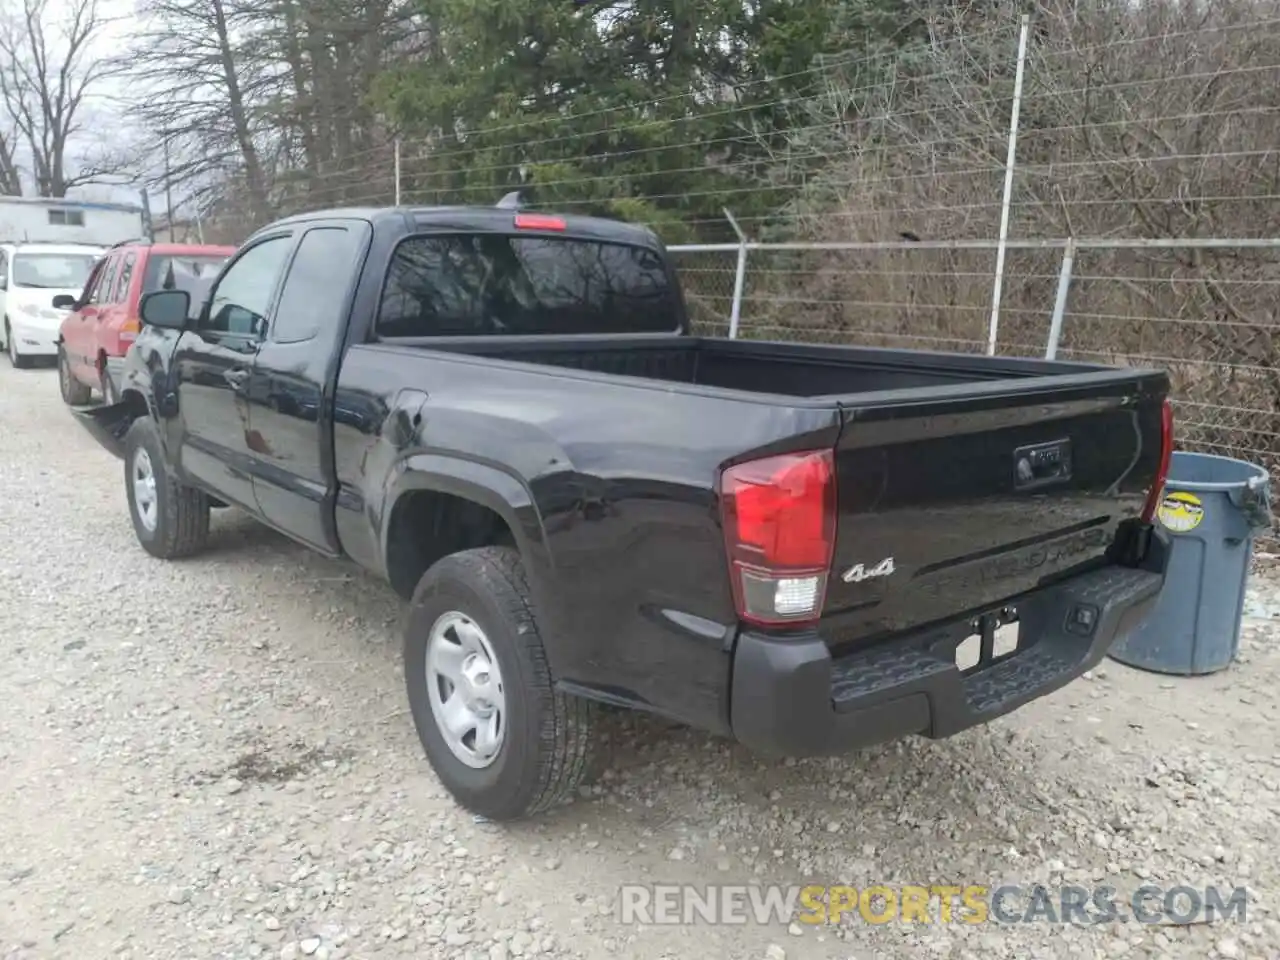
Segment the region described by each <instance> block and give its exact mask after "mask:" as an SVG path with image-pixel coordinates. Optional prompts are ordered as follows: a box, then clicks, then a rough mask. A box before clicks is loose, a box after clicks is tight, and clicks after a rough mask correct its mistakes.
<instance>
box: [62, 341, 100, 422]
mask: <svg viewBox="0 0 1280 960" xmlns="http://www.w3.org/2000/svg"><path fill="white" fill-rule="evenodd" d="M58 389H59V390H61V392H62V402H63V403H65V404H66V405H67V406H69V407H82V406H84V405H85V404H86V403H88V402H89V398H90V396H91V395H92V391H91V390H90V389H89V388H88V387H86V386H85V385H84V384H83V383H81V382H80V381H79V380H77V379H76V377H75V374H73V373H72V372H71V361H69V360H68V359H67V351H66V349H65V348H64V347H63V346H62V344H58Z"/></svg>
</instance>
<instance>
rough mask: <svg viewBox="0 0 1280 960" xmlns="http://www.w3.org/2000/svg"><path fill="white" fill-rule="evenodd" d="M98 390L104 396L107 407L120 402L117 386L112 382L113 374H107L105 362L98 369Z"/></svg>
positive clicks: (103, 399) (103, 400)
mask: <svg viewBox="0 0 1280 960" xmlns="http://www.w3.org/2000/svg"><path fill="white" fill-rule="evenodd" d="M98 390H99V392H100V393H101V394H102V402H103V403H104V404H105V405H107V406H110V405H111V404H113V403H119V402H120V394H119V393H118V392H117V391H116V387H115V384H114V383H112V382H111V374H110V373H108V372H107V363H106V361H105V360H104V361H103V362H102V364H101V366H100V367H99V369H98Z"/></svg>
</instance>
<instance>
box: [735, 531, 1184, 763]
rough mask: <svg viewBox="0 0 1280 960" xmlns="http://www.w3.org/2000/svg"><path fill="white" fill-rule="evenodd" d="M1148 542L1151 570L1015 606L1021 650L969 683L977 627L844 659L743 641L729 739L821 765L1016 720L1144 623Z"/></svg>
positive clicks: (1106, 577)
mask: <svg viewBox="0 0 1280 960" xmlns="http://www.w3.org/2000/svg"><path fill="white" fill-rule="evenodd" d="M1152 542H1153V550H1152V554H1153V555H1157V554H1158V558H1156V557H1153V559H1152V560H1150V561H1149V562H1148V564H1147V566H1148V567H1149V568H1150V569H1134V568H1130V567H1119V566H1112V567H1106V568H1104V569H1101V570H1096V571H1092V572H1089V573H1086V574H1083V575H1081V576H1078V577H1075V578H1073V579H1071V580H1067V581H1064V582H1062V583H1058V584H1054V585H1052V586H1049V587H1045V588H1042V589H1039V590H1036V591H1034V592H1032V593H1028V594H1025V595H1023V596H1021V597H1015V598H1013V599H1011V600H1009V601H1008V602H1007V603H1006V604H1005V606H1009V607H1014V608H1015V609H1016V610H1017V613H1018V620H1019V624H1020V625H1019V637H1018V648H1017V650H1016V652H1014V653H1012V654H1010V655H1009V656H1008V657H1006V658H1003V659H1000V660H997V661H995V662H994V663H991V664H990V665H987V666H985V667H980V668H978V669H977V670H975V671H969V672H967V673H964V674H962V673H961V671H960V670H959V669H958V668H957V666H956V657H955V651H956V647H957V646H958V645H959V644H960V643H961V642H962V641H963V640H965V639H966V638H967V637H969V636H971V635H972V634H973V632H974V631H973V627H972V622H973V618H972V617H963V618H960V619H958V620H956V621H953V622H950V623H945V624H940V625H935V626H933V627H930V628H928V629H926V630H922V631H920V632H918V633H913V634H908V635H904V636H901V637H896V638H894V639H892V640H889V641H886V642H885V643H883V644H879V645H877V646H875V647H873V648H871V649H869V650H865V651H859V652H857V653H853V654H850V655H848V656H842V657H840V658H838V659H833V658H832V656H831V653H830V651H829V650H828V649H827V646H826V644H825V643H823V642H822V640H821V639H819V638H818V637H817V635H816V634H813V635H810V636H809V638H807V639H803V638H802V639H797V640H782V639H778V638H771V637H766V636H763V635H760V634H755V633H750V632H745V631H744V632H743V633H742V634H741V635H740V636H739V639H738V643H737V647H736V650H735V653H734V662H733V683H732V697H731V705H730V711H731V712H730V722H731V725H732V728H733V732H734V735H735V737H736V738H737V739H738V740H740V741H741V742H742V743H743V744H745V745H746V746H748V747H751V748H752V749H754V750H758V751H760V752H764V753H778V754H784V755H789V756H821V755H832V754H838V753H843V752H846V751H849V750H854V749H858V748H860V747H865V746H870V745H871V744H875V743H883V742H885V741H889V740H896V739H898V738H900V737H904V736H907V735H910V734H919V735H921V736H924V737H928V738H930V739H941V738H943V737H949V736H952V735H953V734H956V733H959V732H960V731H962V730H966V729H968V728H969V727H973V726H976V725H978V724H982V723H986V722H988V721H990V720H993V719H995V718H996V717H999V716H1003V715H1004V714H1007V713H1009V712H1011V711H1013V710H1016V709H1017V708H1018V707H1020V706H1022V705H1024V704H1026V703H1028V702H1030V701H1032V700H1035V699H1037V698H1038V697H1042V696H1044V695H1045V694H1048V693H1051V692H1053V691H1054V690H1057V689H1059V688H1061V687H1063V686H1065V685H1066V684H1068V683H1069V682H1071V681H1072V680H1074V679H1075V678H1076V677H1078V676H1079V675H1080V674H1082V673H1084V672H1085V671H1086V670H1089V669H1090V668H1092V667H1093V666H1095V665H1096V664H1097V663H1098V662H1099V661H1100V660H1102V658H1103V657H1105V656H1106V654H1107V651H1108V650H1110V648H1111V646H1112V644H1113V643H1115V641H1116V640H1117V639H1118V638H1120V637H1122V636H1124V635H1125V634H1126V633H1128V632H1129V631H1130V630H1132V629H1133V628H1134V627H1135V626H1137V625H1138V624H1139V623H1141V622H1142V620H1143V619H1144V618H1145V617H1146V616H1147V614H1148V613H1149V612H1150V610H1151V608H1152V606H1153V605H1154V604H1155V601H1156V598H1157V596H1158V595H1159V593H1160V589H1161V587H1162V586H1163V584H1164V547H1163V544H1157V542H1156V541H1155V539H1154V538H1153V541H1152ZM1079 611H1086V613H1085V614H1083V615H1081V614H1079V613H1078V612H1079Z"/></svg>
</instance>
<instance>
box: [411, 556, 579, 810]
mask: <svg viewBox="0 0 1280 960" xmlns="http://www.w3.org/2000/svg"><path fill="white" fill-rule="evenodd" d="M404 655H405V684H406V687H407V690H408V695H409V707H410V710H411V712H412V714H413V722H414V725H415V726H416V727H417V730H418V737H419V739H420V740H421V741H422V746H423V749H424V750H425V751H426V754H427V759H428V760H429V761H430V763H431V766H432V768H434V770H435V772H436V775H437V776H438V777H439V778H440V781H441V782H442V783H443V784H444V786H445V788H446V789H447V790H448V791H449V792H450V793H451V794H452V795H453V797H454V799H455V800H457V801H458V802H459V803H460V804H461V805H462V806H464V807H466V808H467V809H468V810H471V811H472V812H474V813H478V814H481V815H482V816H485V817H488V818H489V819H491V820H515V819H519V818H522V817H526V816H530V815H532V814H536V813H540V812H542V811H544V810H546V809H548V808H550V807H552V806H554V805H556V804H558V803H559V802H561V801H562V800H564V799H566V798H568V797H570V796H571V795H572V794H573V792H574V791H575V790H576V788H577V787H578V785H579V784H581V783H583V782H584V781H585V779H586V778H587V777H588V775H589V773H590V771H591V770H592V767H593V764H592V759H593V757H594V755H595V752H596V749H595V748H596V730H595V705H594V704H592V703H590V702H588V701H586V700H581V699H578V698H576V697H571V696H567V695H565V694H562V693H559V692H557V691H556V689H555V687H554V685H553V682H552V677H551V671H550V669H549V668H548V665H547V658H546V653H545V651H544V649H543V643H542V636H541V634H540V633H539V630H538V624H537V622H536V620H535V619H534V611H533V608H532V604H531V600H530V596H529V587H528V584H527V583H526V581H525V574H524V567H523V565H522V564H521V561H520V555H519V554H518V553H517V552H516V551H515V550H513V549H511V548H510V547H482V548H480V549H477V550H466V551H463V552H462V553H456V554H453V555H452V556H448V557H445V558H444V559H443V560H440V561H439V562H438V563H436V564H435V565H434V566H433V567H431V569H430V570H428V571H427V572H426V573H425V574H423V577H422V580H421V581H419V583H418V588H417V589H416V590H415V591H414V596H413V603H412V606H411V608H410V612H409V617H408V627H407V630H406V632H405V641H404Z"/></svg>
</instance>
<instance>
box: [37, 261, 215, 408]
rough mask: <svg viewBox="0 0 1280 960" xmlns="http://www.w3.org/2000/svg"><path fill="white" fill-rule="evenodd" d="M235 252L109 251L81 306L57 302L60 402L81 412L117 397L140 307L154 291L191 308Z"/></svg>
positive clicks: (68, 300)
mask: <svg viewBox="0 0 1280 960" xmlns="http://www.w3.org/2000/svg"><path fill="white" fill-rule="evenodd" d="M235 251H236V248H235V247H219V246H206V245H203V244H188V243H149V242H148V241H146V240H130V241H128V242H126V243H121V244H117V245H116V246H114V247H112V248H111V249H109V250H108V251H107V252H106V253H105V254H104V255H103V257H102V259H101V260H99V261H98V263H97V265H95V266H94V268H93V272H92V273H91V274H89V280H88V282H87V283H86V284H85V287H84V291H83V292H82V293H81V294H80V299H79V300H78V301H73V300H72V298H71V297H65V298H64V297H59V298H57V300H58V301H63V300H65V301H66V302H64V303H61V304H59V303H57V301H55V305H56V306H61V307H63V308H65V309H69V310H70V311H71V312H70V313H68V314H67V316H66V318H65V319H64V320H63V321H62V329H61V332H60V334H59V337H58V380H59V385H60V386H61V388H62V399H63V400H65V401H66V402H67V403H68V404H72V405H74V406H80V405H81V404H85V403H88V402H89V398H90V395H91V391H92V390H95V389H96V390H99V391H100V392H101V393H102V399H103V401H104V402H106V403H114V402H115V401H116V399H117V397H118V393H117V389H118V383H119V375H120V366H121V364H122V363H123V361H124V355H125V352H126V351H127V350H128V349H129V347H130V346H131V345H132V344H133V340H134V338H135V337H136V336H137V335H138V330H139V329H140V326H139V320H138V303H139V301H140V300H141V299H142V295H143V294H144V293H151V292H152V291H153V290H186V291H188V292H189V293H190V294H191V303H192V306H193V308H195V307H199V305H200V304H201V303H202V302H203V301H204V295H205V293H206V292H207V290H208V288H209V284H210V283H212V281H213V278H214V277H216V276H217V274H218V271H219V270H220V269H222V264H223V262H224V261H225V260H226V259H227V258H228V257H229V256H231V254H233V253H235Z"/></svg>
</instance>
